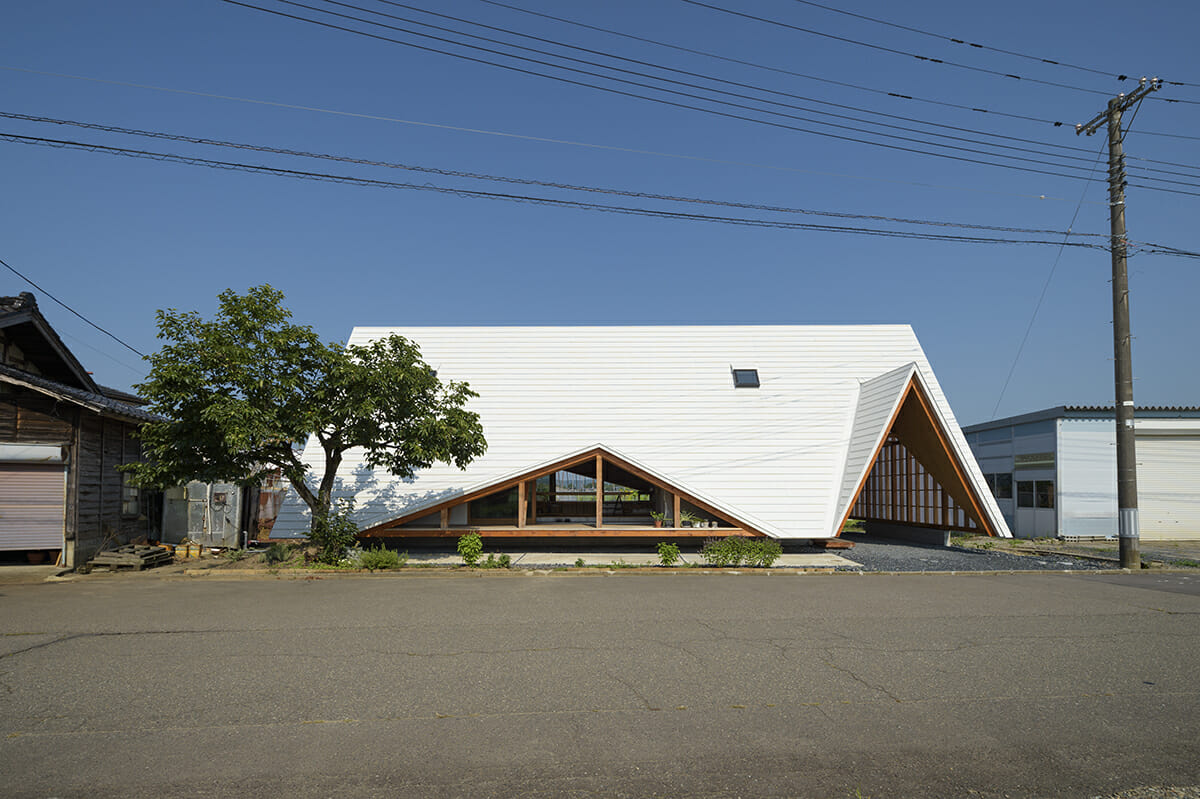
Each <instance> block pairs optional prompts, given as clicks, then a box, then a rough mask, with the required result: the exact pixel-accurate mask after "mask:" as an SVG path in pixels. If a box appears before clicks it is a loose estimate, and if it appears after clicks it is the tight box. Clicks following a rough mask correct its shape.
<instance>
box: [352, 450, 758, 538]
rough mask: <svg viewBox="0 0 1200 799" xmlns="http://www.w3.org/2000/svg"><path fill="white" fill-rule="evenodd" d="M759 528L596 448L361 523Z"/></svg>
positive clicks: (640, 532) (580, 530) (583, 532)
mask: <svg viewBox="0 0 1200 799" xmlns="http://www.w3.org/2000/svg"><path fill="white" fill-rule="evenodd" d="M467 532H478V533H480V534H482V535H485V536H492V537H510V538H511V537H538V536H555V537H559V536H579V537H587V536H591V535H597V536H644V535H660V534H661V535H665V536H670V537H689V536H690V537H695V536H698V535H703V536H707V535H718V536H723V535H731V534H741V535H752V536H759V535H762V533H761V532H759V531H757V530H754V529H752V528H751V527H749V526H747V525H746V524H744V523H742V522H740V521H739V520H737V519H735V518H733V517H731V516H730V515H729V514H727V513H725V512H722V511H720V510H718V509H717V508H714V507H713V506H712V505H710V504H709V503H706V502H704V501H703V500H701V499H699V498H697V497H695V496H693V495H691V494H689V493H688V492H686V491H683V490H681V489H679V488H678V487H677V486H674V485H672V484H671V483H669V482H668V481H666V480H664V479H662V478H661V477H658V476H656V475H652V474H650V473H648V472H647V471H645V470H644V469H642V468H640V467H638V466H636V465H634V464H632V463H630V462H629V461H627V460H625V459H624V458H621V457H619V456H617V455H615V454H613V453H611V452H609V451H607V450H605V449H604V448H602V447H597V448H595V449H592V450H589V451H588V452H585V453H580V454H577V455H574V456H571V457H568V458H565V459H563V460H560V461H557V462H555V463H551V464H547V465H545V466H542V467H539V468H537V469H532V470H530V471H528V472H526V473H524V474H521V475H517V476H514V477H509V478H506V479H504V480H501V481H498V482H496V483H494V484H491V485H488V486H484V487H481V488H478V489H476V490H474V491H471V492H468V493H466V494H462V495H459V496H457V497H455V498H453V499H450V500H446V501H444V502H441V503H439V504H437V505H434V506H427V507H425V508H422V509H421V510H419V511H414V512H412V513H408V514H405V515H403V516H400V517H398V518H395V519H392V520H390V521H388V522H385V523H383V524H378V525H375V526H373V527H371V528H369V529H367V530H363V531H362V532H361V533H360V535H363V536H378V537H392V536H404V537H446V536H459V535H463V534H464V533H467Z"/></svg>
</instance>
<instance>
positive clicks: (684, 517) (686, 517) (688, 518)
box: [679, 510, 704, 527]
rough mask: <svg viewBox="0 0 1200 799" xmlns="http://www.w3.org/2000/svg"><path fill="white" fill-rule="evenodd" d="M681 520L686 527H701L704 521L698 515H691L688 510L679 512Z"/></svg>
mask: <svg viewBox="0 0 1200 799" xmlns="http://www.w3.org/2000/svg"><path fill="white" fill-rule="evenodd" d="M679 518H680V520H681V521H682V522H683V526H684V527H699V526H700V522H702V521H704V519H702V518H700V517H699V516H697V515H696V514H694V513H689V512H688V511H686V510H684V511H680V512H679Z"/></svg>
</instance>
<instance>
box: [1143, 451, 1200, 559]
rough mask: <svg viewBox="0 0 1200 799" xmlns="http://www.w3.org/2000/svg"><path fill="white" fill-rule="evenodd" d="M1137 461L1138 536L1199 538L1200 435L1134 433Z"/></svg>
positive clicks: (1164, 538)
mask: <svg viewBox="0 0 1200 799" xmlns="http://www.w3.org/2000/svg"><path fill="white" fill-rule="evenodd" d="M1137 461H1138V515H1139V517H1140V527H1141V537H1142V538H1143V539H1146V540H1147V541H1154V540H1171V539H1188V540H1193V541H1195V540H1200V435H1146V436H1138V439H1137Z"/></svg>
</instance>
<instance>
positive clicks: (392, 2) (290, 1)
mask: <svg viewBox="0 0 1200 799" xmlns="http://www.w3.org/2000/svg"><path fill="white" fill-rule="evenodd" d="M377 1H378V2H381V3H384V4H386V5H389V6H395V7H397V8H406V9H409V10H411V11H416V12H418V13H421V14H427V15H429V16H434V17H439V18H441V19H447V20H451V21H454V22H458V23H461V24H464V25H471V26H474V27H478V28H484V29H486V30H491V31H497V32H500V33H504V34H507V35H510V36H517V37H520V38H523V39H531V40H533V41H537V42H543V43H546V44H551V45H553V46H555V47H561V48H566V49H570V50H576V51H579V52H584V53H590V54H592V55H599V56H602V57H604V58H609V59H612V60H616V61H623V62H626V63H630V64H637V65H639V66H645V67H650V68H652V69H657V70H661V71H664V72H672V73H675V74H678V75H685V76H688V77H693V78H700V79H702V80H707V81H713V82H716V83H723V84H726V85H729V86H735V87H737V88H739V89H749V90H751V91H757V92H763V93H766V94H773V95H777V96H780V97H790V98H792V99H796V100H804V101H807V102H810V103H820V104H822V105H825V106H828V107H831V108H840V109H844V110H849V111H855V112H858V113H863V114H871V115H873V116H879V117H883V118H885V119H895V120H900V121H903V122H912V123H916V124H919V125H924V126H926V127H934V128H944V129H946V130H953V131H957V132H961V133H971V134H974V135H976V136H987V137H990V138H995V139H1003V140H1006V141H1015V142H1022V143H1025V144H1033V145H1037V149H1031V148H1028V147H1015V146H1012V145H1006V144H995V143H991V142H986V143H983V144H985V145H986V146H988V147H1001V148H1005V149H1012V150H1017V151H1020V152H1031V153H1042V152H1044V150H1045V148H1047V147H1053V148H1056V149H1060V150H1066V151H1070V152H1080V153H1087V154H1089V155H1090V152H1091V151H1090V150H1088V149H1087V148H1084V147H1076V146H1072V145H1064V144H1056V143H1053V142H1042V141H1037V140H1035V139H1026V138H1022V137H1018V136H1007V135H1002V134H996V133H989V132H987V131H981V130H978V129H974V128H964V127H960V126H956V125H948V124H944V123H937V122H928V121H926V120H921V119H913V118H912V117H906V116H901V115H897V114H889V113H886V112H882V111H873V110H871V109H868V108H862V107H860V106H853V105H846V104H843V103H834V102H830V101H827V100H821V99H817V98H814V97H807V96H804V95H800V94H795V93H792V92H785V91H779V90H776V89H769V88H765V87H762V86H756V85H753V84H748V83H741V82H739V81H731V80H726V79H724V78H720V77H714V76H712V75H706V74H702V73H698V72H694V71H691V70H684V69H676V68H674V67H669V66H664V65H662V64H657V63H653V62H650V61H643V60H641V59H636V58H627V57H625V56H619V55H614V54H612V53H607V52H605V51H602V50H595V49H592V48H588V47H581V46H578V45H573V44H569V43H566V42H561V41H558V40H556V39H547V38H545V37H541V36H533V35H531V34H527V33H522V32H520V31H514V30H511V29H508V28H500V27H497V26H494V25H485V24H483V23H480V22H473V21H471V20H468V19H464V18H462V17H455V16H451V15H448V14H441V13H438V12H435V11H426V10H424V9H420V8H417V7H415V6H410V5H407V4H405V3H400V2H396V0H377ZM277 2H280V3H286V4H287V5H292V6H297V7H300V8H305V9H308V10H310V11H316V12H318V13H322V14H329V15H330V16H335V17H340V18H342V19H350V20H354V21H356V22H362V23H364V24H368V25H376V26H379V27H384V28H387V29H389V30H396V31H400V32H403V33H408V34H412V35H416V36H426V34H422V33H420V32H418V31H412V30H409V29H406V28H399V27H397V26H393V25H387V24H384V23H380V22H375V21H372V20H364V19H362V18H361V17H355V16H352V15H348V14H341V13H339V12H334V11H328V10H326V9H323V8H319V7H315V6H311V5H307V4H305V3H302V2H298V1H297V0H277ZM324 2H325V3H326V4H328V5H335V6H341V7H342V8H349V9H353V10H356V11H361V12H363V13H367V14H374V15H376V16H380V17H385V18H387V19H393V20H397V21H400V22H406V23H408V24H410V25H421V26H423V27H426V28H432V29H433V30H438V31H442V32H444V33H451V34H455V35H457V36H465V37H467V38H470V39H476V40H479V41H484V42H488V43H491V44H497V45H501V46H503V47H509V48H513V49H517V50H520V51H523V52H530V53H537V54H538V55H544V56H548V57H551V58H560V59H565V60H567V61H571V62H574V63H577V64H585V65H587V66H592V67H597V68H600V69H609V70H616V71H618V72H623V73H625V74H627V75H635V76H637V77H642V78H648V79H651V80H658V81H664V82H667V83H672V84H675V85H677V86H685V87H688V88H692V89H699V90H701V91H709V92H716V93H718V94H723V95H726V96H730V97H736V98H739V99H752V100H754V101H756V102H765V103H770V104H772V105H779V106H781V107H784V108H792V109H795V110H799V111H804V112H806V113H810V114H819V115H821V116H828V117H832V118H835V119H844V120H850V121H853V122H859V123H863V124H867V125H875V126H877V127H884V128H892V129H895V130H903V131H906V132H909V133H919V134H921V135H923V136H937V137H939V138H946V139H950V140H953V141H963V142H970V143H972V144H980V143H982V142H978V141H977V140H975V139H969V138H964V137H961V136H951V135H947V134H941V133H936V132H930V131H926V130H919V129H917V128H911V127H906V126H903V125H892V124H889V123H885V122H875V121H872V120H867V119H862V118H861V117H854V116H847V115H845V114H837V113H832V112H829V111H823V110H820V109H817V108H809V107H805V106H799V105H795V104H793V103H786V102H777V101H774V100H769V99H764V98H757V97H754V98H747V97H746V96H745V95H743V94H738V93H736V92H728V91H724V90H721V89H714V88H712V87H709V86H701V85H698V84H695V83H688V82H686V81H677V80H673V79H671V78H662V77H659V76H656V75H648V74H646V73H644V72H638V71H634V70H627V69H623V68H621V67H612V66H608V65H605V64H600V63H597V62H595V61H588V60H586V59H579V58H574V57H572V56H565V55H561V54H559V53H553V52H550V51H547V50H540V49H537V48H533V47H526V46H522V45H515V44H512V43H510V42H505V41H503V40H500V39H494V38H490V37H487V36H477V35H475V34H471V33H466V32H465V31H460V30H455V29H453V28H447V27H444V26H441V25H433V24H430V23H428V22H421V21H420V20H415V19H410V18H407V17H401V16H398V15H396V14H389V13H387V12H384V11H376V10H373V9H369V8H364V7H363V6H358V5H354V4H351V3H346V2H341V0H324ZM433 38H436V39H437V40H438V41H443V42H444V41H449V40H446V39H443V38H441V37H433ZM452 43H454V44H457V45H458V46H460V47H470V48H472V49H477V48H476V46H475V45H470V44H463V43H461V42H452ZM483 49H484V50H485V52H491V53H496V51H494V50H490V49H486V48H483ZM497 54H499V55H504V56H506V57H510V58H514V57H515V58H520V56H513V55H511V54H508V53H497ZM535 63H539V64H543V65H547V66H554V67H556V68H558V69H571V68H569V67H562V66H561V65H557V64H547V63H546V62H544V61H535ZM572 71H575V70H572ZM584 74H588V75H592V76H594V77H603V78H605V79H607V80H619V79H615V78H612V77H610V76H606V75H596V73H591V72H586V71H585V72H584ZM634 85H638V86H642V87H644V88H653V89H655V90H658V91H667V90H664V89H661V88H660V87H651V86H646V85H645V84H639V83H635V84H634ZM672 93H674V92H673V91H672ZM682 94H683V95H684V96H687V97H692V98H695V99H705V100H708V101H710V102H722V101H717V100H712V99H711V98H701V97H697V96H696V95H691V94H687V93H682ZM735 105H736V104H735ZM738 107H743V108H744V107H745V106H738ZM756 110H762V109H756ZM765 113H772V112H769V111H766V112H765ZM784 116H790V115H784ZM791 118H797V119H804V120H805V121H810V122H815V123H816V124H819V125H828V126H831V127H837V128H841V129H846V130H855V131H858V130H860V129H859V128H858V127H855V126H847V125H837V124H834V123H828V122H821V121H819V120H812V119H806V118H799V117H791ZM872 135H878V134H872ZM898 138H904V137H898ZM906 140H909V141H913V140H911V139H906ZM922 143H928V142H922ZM1059 157H1060V158H1073V159H1074V160H1078V161H1083V162H1085V163H1090V162H1091V159H1090V157H1089V158H1083V157H1074V156H1068V155H1061V156H1059Z"/></svg>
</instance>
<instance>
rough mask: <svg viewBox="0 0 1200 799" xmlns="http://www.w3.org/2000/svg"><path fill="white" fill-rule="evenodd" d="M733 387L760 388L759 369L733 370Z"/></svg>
mask: <svg viewBox="0 0 1200 799" xmlns="http://www.w3.org/2000/svg"><path fill="white" fill-rule="evenodd" d="M733 387H734V388H758V370H757V369H734V370H733Z"/></svg>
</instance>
